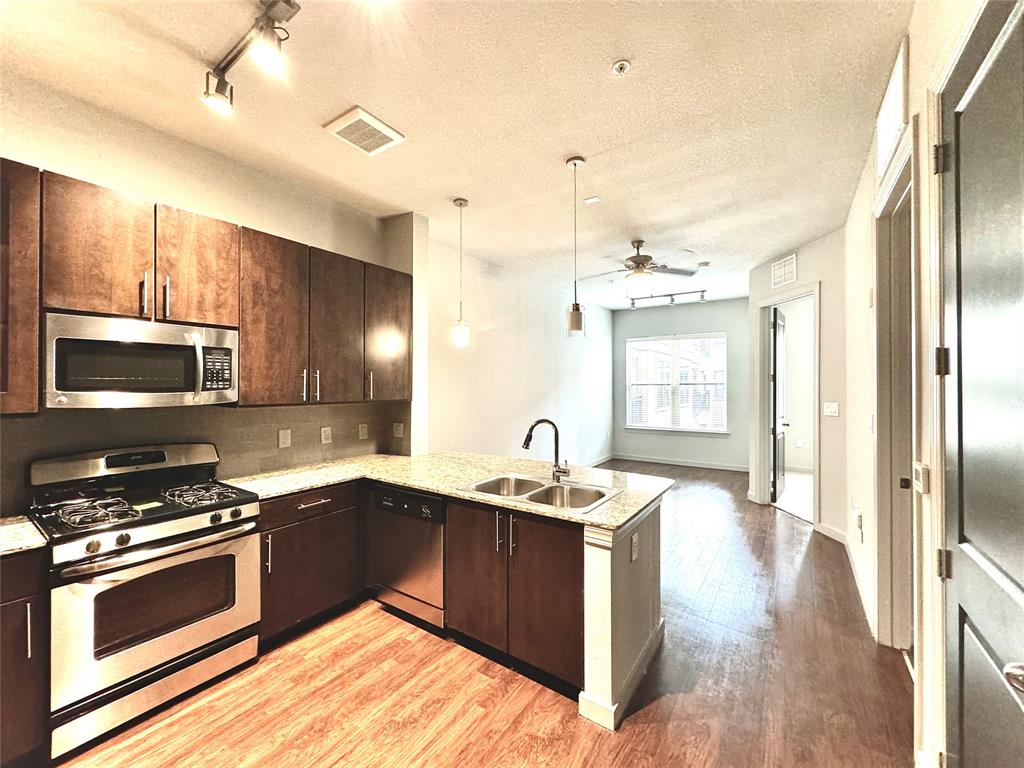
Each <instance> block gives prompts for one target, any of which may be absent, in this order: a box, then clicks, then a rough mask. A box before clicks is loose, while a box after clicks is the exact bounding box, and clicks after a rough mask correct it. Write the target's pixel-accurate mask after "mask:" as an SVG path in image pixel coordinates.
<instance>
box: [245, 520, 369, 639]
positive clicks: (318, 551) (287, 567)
mask: <svg viewBox="0 0 1024 768" xmlns="http://www.w3.org/2000/svg"><path fill="white" fill-rule="evenodd" d="M362 582H363V578H362V561H361V559H360V547H359V515H358V512H357V510H356V508H354V507H350V508H348V509H343V510H340V511H338V512H331V513H329V514H326V515H321V516H320V517H315V518H313V519H312V520H304V521H302V522H300V523H293V524H291V525H286V526H283V527H281V528H275V529H274V530H272V531H268V532H266V533H264V534H263V578H262V584H261V587H262V605H261V608H262V619H261V621H260V638H261V639H264V640H265V639H267V638H270V637H273V636H274V635H277V634H279V633H280V632H282V631H284V630H286V629H289V628H290V627H293V626H295V625H296V624H299V623H300V622H302V621H305V620H306V619H309V618H312V617H313V616H315V615H316V614H318V613H320V612H321V611H324V610H327V609H328V608H331V607H332V606H335V605H338V604H339V603H342V602H344V601H345V600H347V599H349V598H350V597H353V596H354V595H355V594H356V593H358V592H359V590H360V589H362V586H363V584H362Z"/></svg>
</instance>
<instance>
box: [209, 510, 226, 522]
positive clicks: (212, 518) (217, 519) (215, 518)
mask: <svg viewBox="0 0 1024 768" xmlns="http://www.w3.org/2000/svg"><path fill="white" fill-rule="evenodd" d="M223 519H224V516H223V515H221V513H220V512H214V513H213V514H212V515H210V525H216V524H217V523H219V522H220V521H221V520H223Z"/></svg>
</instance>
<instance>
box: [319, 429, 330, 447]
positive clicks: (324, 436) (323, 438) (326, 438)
mask: <svg viewBox="0 0 1024 768" xmlns="http://www.w3.org/2000/svg"><path fill="white" fill-rule="evenodd" d="M330 442H331V428H330V427H320V445H328V444H329V443H330Z"/></svg>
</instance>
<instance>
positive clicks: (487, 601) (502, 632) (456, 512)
mask: <svg viewBox="0 0 1024 768" xmlns="http://www.w3.org/2000/svg"><path fill="white" fill-rule="evenodd" d="M507 525H508V515H507V513H505V512H502V511H499V510H495V509H493V508H485V507H474V506H469V505H462V504H449V505H448V520H447V524H446V531H445V535H446V536H447V542H446V546H445V551H446V553H447V554H446V558H445V559H446V562H445V580H446V588H445V614H446V620H447V622H448V626H449V627H450V628H451V629H454V630H457V631H458V632H462V633H463V634H465V635H469V636H470V637H472V638H475V639H476V640H479V641H481V642H483V643H487V644H488V645H490V646H493V647H494V648H497V649H499V650H502V651H507V650H508V546H507V540H506V538H505V531H506V527H507Z"/></svg>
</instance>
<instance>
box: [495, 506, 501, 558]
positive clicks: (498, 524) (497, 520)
mask: <svg viewBox="0 0 1024 768" xmlns="http://www.w3.org/2000/svg"><path fill="white" fill-rule="evenodd" d="M494 551H495V552H501V512H499V511H498V510H494Z"/></svg>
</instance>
